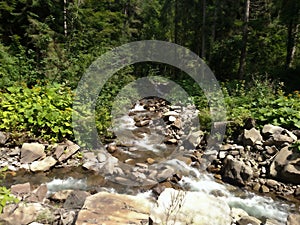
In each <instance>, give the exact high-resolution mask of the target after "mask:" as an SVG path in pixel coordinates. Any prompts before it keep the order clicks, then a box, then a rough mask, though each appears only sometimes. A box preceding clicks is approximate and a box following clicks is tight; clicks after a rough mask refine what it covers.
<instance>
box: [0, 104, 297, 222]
mask: <svg viewBox="0 0 300 225" xmlns="http://www.w3.org/2000/svg"><path fill="white" fill-rule="evenodd" d="M197 120H198V112H197V110H196V109H195V108H194V107H193V106H192V105H171V104H170V103H169V102H167V101H165V100H163V99H158V98H149V99H143V100H141V101H139V102H138V103H136V104H135V105H134V107H133V108H132V109H131V110H130V111H129V112H128V114H126V115H123V116H121V117H120V118H117V119H116V120H115V121H114V122H115V123H114V133H115V134H116V138H115V139H113V140H111V141H110V142H108V143H107V144H106V145H105V146H104V147H103V148H101V149H94V150H86V149H83V148H80V146H78V145H77V144H75V143H73V142H72V141H69V140H66V141H65V142H63V143H58V144H52V145H51V144H45V143H39V142H38V141H37V140H27V141H26V142H24V143H22V145H14V144H12V142H11V139H10V135H9V134H7V133H0V145H1V146H2V147H1V150H0V168H7V169H8V171H7V172H6V178H5V179H4V180H3V184H4V185H5V186H7V187H10V188H11V191H12V193H13V194H14V195H15V196H17V197H18V198H19V199H20V200H21V201H20V202H19V203H17V204H10V205H7V206H6V207H5V208H4V211H3V214H1V215H0V221H2V223H3V224H32V225H33V224H66V225H67V224H203V225H204V224H207V225H211V224H220V225H221V224H224V225H225V224H226V225H227V224H228V225H230V224H237V225H244V224H253V225H256V224H257V225H259V224H266V225H272V224H273V225H277V224H287V225H296V224H297V225H298V224H299V223H300V213H299V212H300V208H299V205H300V204H299V202H300V152H299V151H298V150H297V149H296V148H293V147H292V146H293V143H295V142H296V141H297V140H298V139H299V138H300V137H299V136H300V135H299V134H300V131H299V130H295V131H288V130H286V129H283V128H281V127H279V126H273V125H271V124H266V125H265V126H264V127H263V128H262V129H261V130H259V129H258V128H256V127H255V123H254V121H253V120H251V119H249V121H247V122H246V125H245V127H244V128H243V129H241V130H240V132H239V137H238V138H237V139H235V140H230V139H227V140H226V141H225V142H223V143H218V142H216V144H214V145H211V146H210V148H209V149H208V148H207V140H208V135H207V134H206V133H205V132H203V131H201V129H200V127H199V126H198V125H199V124H198V123H197Z"/></svg>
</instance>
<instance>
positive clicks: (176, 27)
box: [174, 0, 178, 44]
mask: <svg viewBox="0 0 300 225" xmlns="http://www.w3.org/2000/svg"><path fill="white" fill-rule="evenodd" d="M174 43H176V44H178V0H175V12H174Z"/></svg>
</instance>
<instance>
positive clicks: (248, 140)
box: [243, 128, 263, 146]
mask: <svg viewBox="0 0 300 225" xmlns="http://www.w3.org/2000/svg"><path fill="white" fill-rule="evenodd" d="M262 140H263V138H262V136H261V134H260V132H259V130H256V129H255V128H251V129H250V130H246V129H245V130H244V135H243V144H244V145H250V146H254V145H256V144H261V143H262Z"/></svg>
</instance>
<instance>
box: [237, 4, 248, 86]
mask: <svg viewBox="0 0 300 225" xmlns="http://www.w3.org/2000/svg"><path fill="white" fill-rule="evenodd" d="M249 15H250V0H245V14H244V27H243V40H242V49H241V55H240V65H239V70H238V77H239V79H240V80H242V79H244V73H245V67H246V57H247V41H248V23H249Z"/></svg>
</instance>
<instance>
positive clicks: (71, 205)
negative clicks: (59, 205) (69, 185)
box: [64, 190, 90, 209]
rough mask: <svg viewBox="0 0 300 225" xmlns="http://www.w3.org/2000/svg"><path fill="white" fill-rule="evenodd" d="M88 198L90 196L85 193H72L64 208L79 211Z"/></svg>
mask: <svg viewBox="0 0 300 225" xmlns="http://www.w3.org/2000/svg"><path fill="white" fill-rule="evenodd" d="M88 196H90V194H89V193H88V192H86V191H77V190H76V191H72V192H71V193H70V194H69V195H68V197H67V199H66V201H65V203H64V208H65V209H81V207H82V206H83V204H84V202H85V199H86V198H87V197H88Z"/></svg>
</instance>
